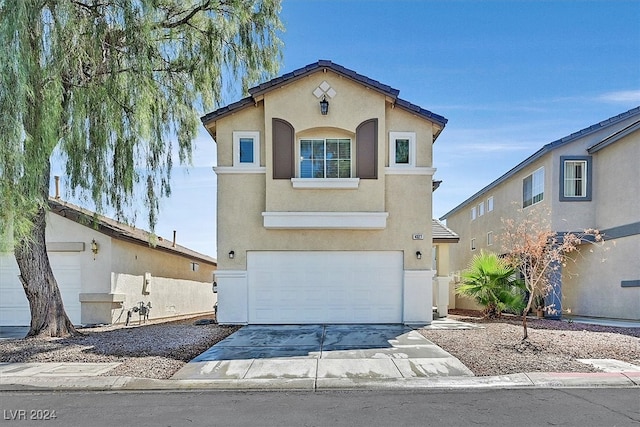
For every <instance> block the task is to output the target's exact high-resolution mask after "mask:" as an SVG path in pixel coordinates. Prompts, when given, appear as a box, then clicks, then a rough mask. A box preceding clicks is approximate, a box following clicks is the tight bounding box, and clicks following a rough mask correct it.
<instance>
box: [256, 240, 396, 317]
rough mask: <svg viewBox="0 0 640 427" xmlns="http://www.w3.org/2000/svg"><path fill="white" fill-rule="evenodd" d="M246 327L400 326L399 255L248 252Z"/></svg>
mask: <svg viewBox="0 0 640 427" xmlns="http://www.w3.org/2000/svg"><path fill="white" fill-rule="evenodd" d="M247 275H248V282H249V307H248V308H249V323H253V324H255V323H262V324H286V323H294V324H295V323H400V322H401V321H402V277H403V255H402V252H396V251H394V252H346V251H345V252H343V251H330V252H329V251H327V252H314V251H309V252H249V253H248V254H247Z"/></svg>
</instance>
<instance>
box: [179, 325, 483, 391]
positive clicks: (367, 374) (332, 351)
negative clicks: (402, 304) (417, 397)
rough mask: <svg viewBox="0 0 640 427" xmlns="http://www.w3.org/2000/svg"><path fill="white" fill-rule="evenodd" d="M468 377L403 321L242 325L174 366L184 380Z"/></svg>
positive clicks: (458, 364)
mask: <svg viewBox="0 0 640 427" xmlns="http://www.w3.org/2000/svg"><path fill="white" fill-rule="evenodd" d="M439 376H456V377H460V376H473V373H472V372H471V371H470V370H469V369H468V368H467V367H466V366H464V365H463V364H462V363H461V362H460V361H459V360H458V359H457V358H455V357H453V356H452V355H451V354H449V353H447V352H446V351H444V350H443V349H441V348H440V347H438V346H437V345H435V344H434V343H432V342H431V341H429V340H427V339H426V338H424V337H423V336H422V335H420V334H419V333H418V332H417V331H415V330H413V329H411V328H409V327H407V326H404V325H289V326H245V327H243V328H242V329H240V330H239V331H237V332H235V333H233V334H232V335H230V336H229V337H227V338H226V339H224V340H223V341H221V342H219V343H218V344H216V345H214V346H213V347H211V348H210V349H209V350H207V351H206V352H204V353H202V354H201V355H199V356H198V357H196V358H195V359H194V360H193V361H191V362H190V363H188V364H187V365H185V366H184V367H183V368H182V369H181V370H179V371H178V372H177V373H176V374H175V375H174V376H173V377H172V379H188V380H198V379H200V380H225V381H229V380H237V381H239V382H242V381H244V380H251V381H260V380H264V381H267V380H275V379H279V380H284V379H287V380H307V381H314V382H318V381H331V380H340V379H348V380H353V381H359V380H366V381H371V380H388V379H389V380H390V379H393V380H398V379H403V378H416V377H423V378H426V377H439Z"/></svg>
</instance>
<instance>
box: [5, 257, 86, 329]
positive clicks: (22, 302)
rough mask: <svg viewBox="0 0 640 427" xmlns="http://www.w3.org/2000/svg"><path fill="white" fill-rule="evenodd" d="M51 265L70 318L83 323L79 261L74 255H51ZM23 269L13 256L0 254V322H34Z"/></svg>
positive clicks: (14, 324) (12, 324)
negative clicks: (79, 297) (23, 280)
mask: <svg viewBox="0 0 640 427" xmlns="http://www.w3.org/2000/svg"><path fill="white" fill-rule="evenodd" d="M49 260H50V262H51V268H52V269H53V274H54V276H55V278H56V281H57V283H58V288H59V289H60V295H61V296H62V302H63V304H64V308H65V311H66V313H67V315H68V316H69V319H70V320H71V322H72V323H74V324H80V312H81V309H80V307H81V306H80V301H79V300H78V296H79V293H80V289H81V273H80V271H81V270H80V262H79V259H78V257H77V256H74V255H71V254H54V253H50V254H49ZM19 274H20V270H19V269H18V264H17V263H16V262H15V258H14V257H13V256H12V255H0V296H1V298H0V325H3V326H28V325H29V324H30V323H31V312H30V309H29V301H28V300H27V297H26V295H25V293H24V289H23V288H22V284H21V283H20V280H19V279H18V275H19Z"/></svg>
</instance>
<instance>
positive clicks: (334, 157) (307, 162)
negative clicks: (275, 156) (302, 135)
mask: <svg viewBox="0 0 640 427" xmlns="http://www.w3.org/2000/svg"><path fill="white" fill-rule="evenodd" d="M300 178H351V140H350V139H344V138H331V139H329V138H327V139H302V140H300Z"/></svg>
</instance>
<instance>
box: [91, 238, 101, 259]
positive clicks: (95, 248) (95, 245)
mask: <svg viewBox="0 0 640 427" xmlns="http://www.w3.org/2000/svg"><path fill="white" fill-rule="evenodd" d="M99 249H100V247H99V246H98V242H96V239H93V240H91V252H93V259H96V255H98V250H99Z"/></svg>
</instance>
